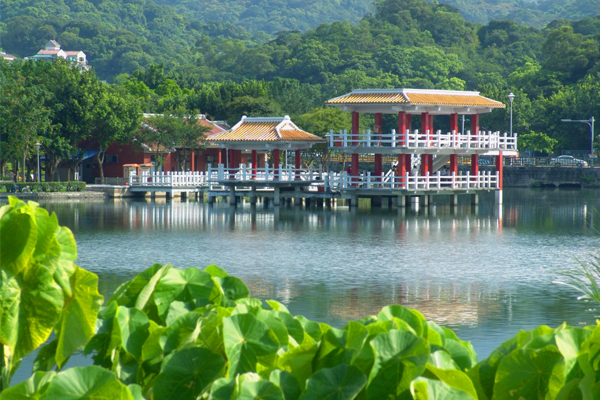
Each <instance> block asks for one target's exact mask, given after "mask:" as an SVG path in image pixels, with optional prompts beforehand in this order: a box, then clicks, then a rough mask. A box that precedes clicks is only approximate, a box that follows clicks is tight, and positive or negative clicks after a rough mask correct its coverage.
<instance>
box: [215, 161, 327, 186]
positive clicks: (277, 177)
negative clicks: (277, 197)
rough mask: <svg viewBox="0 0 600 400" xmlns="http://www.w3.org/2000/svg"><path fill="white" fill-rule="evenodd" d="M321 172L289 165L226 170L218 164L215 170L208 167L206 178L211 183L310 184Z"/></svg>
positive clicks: (240, 167)
mask: <svg viewBox="0 0 600 400" xmlns="http://www.w3.org/2000/svg"><path fill="white" fill-rule="evenodd" d="M321 175H322V170H321V169H320V168H319V169H313V168H308V169H306V168H294V167H293V166H291V165H288V166H285V167H284V166H281V165H280V166H279V167H277V168H274V167H272V166H270V165H269V164H268V163H267V164H266V165H265V166H264V167H263V168H254V167H252V166H248V165H246V164H240V166H239V167H238V168H226V167H225V165H223V164H219V165H218V166H217V168H213V167H212V166H211V165H209V166H208V172H207V176H208V177H209V181H210V182H211V183H216V182H227V181H238V182H257V181H263V182H268V181H304V182H311V181H314V180H319V179H321Z"/></svg>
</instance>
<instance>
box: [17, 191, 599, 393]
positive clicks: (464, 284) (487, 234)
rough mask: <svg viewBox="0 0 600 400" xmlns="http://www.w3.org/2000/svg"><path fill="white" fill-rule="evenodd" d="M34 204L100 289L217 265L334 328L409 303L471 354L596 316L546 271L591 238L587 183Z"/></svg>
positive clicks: (560, 266)
mask: <svg viewBox="0 0 600 400" xmlns="http://www.w3.org/2000/svg"><path fill="white" fill-rule="evenodd" d="M461 200H463V201H466V200H467V198H461ZM42 205H43V206H44V207H46V208H47V209H48V210H51V211H54V212H56V214H57V215H58V218H59V222H60V224H61V225H65V226H68V227H69V228H71V230H72V231H73V233H74V235H75V238H76V240H77V243H78V252H79V264H80V265H81V266H82V267H84V268H86V269H88V270H91V271H93V272H95V273H96V274H98V275H99V277H100V291H101V293H102V294H104V295H105V296H109V295H110V294H111V293H112V292H113V291H114V290H115V288H116V287H117V286H118V285H119V284H121V283H122V282H123V281H125V280H126V279H130V278H132V277H133V276H134V275H136V274H137V273H139V272H140V271H142V270H144V269H145V268H148V267H150V266H151V265H152V264H153V263H171V264H173V265H174V266H176V267H179V268H185V267H189V266H196V267H202V268H203V267H204V266H206V265H208V264H217V265H219V266H221V267H223V268H224V269H226V270H227V271H228V272H229V273H230V274H231V275H235V276H238V277H240V278H241V279H243V280H244V281H245V282H246V283H247V285H248V286H249V287H250V290H251V295H252V296H253V297H257V298H260V299H263V300H266V299H275V300H278V301H280V302H282V303H284V304H285V305H286V306H287V307H288V308H289V309H290V311H291V312H292V313H294V314H302V315H304V316H306V317H307V318H309V319H314V320H317V321H322V322H327V323H329V324H332V325H334V326H338V327H341V326H343V325H344V324H345V323H347V322H348V321H349V320H351V319H358V318H363V317H365V316H367V315H371V314H376V313H377V312H378V311H379V310H380V309H381V307H383V306H385V305H387V304H392V303H395V304H403V305H405V306H407V307H410V308H415V309H417V310H419V311H420V312H422V313H423V314H424V315H425V317H426V318H428V319H430V320H432V321H435V322H437V323H438V324H440V325H444V326H447V327H449V328H452V329H453V330H455V331H456V333H457V334H458V335H459V336H460V338H461V339H463V340H469V341H471V342H472V343H473V345H474V347H475V349H476V351H477V353H478V355H479V357H480V359H482V358H484V357H486V356H487V355H489V353H490V352H491V351H492V350H493V349H494V348H496V347H497V346H499V345H500V344H501V343H502V342H503V341H504V340H506V339H508V338H510V337H511V336H513V335H514V334H515V333H517V332H518V331H519V329H532V328H533V327H535V326H537V325H541V324H546V325H550V326H552V327H556V326H558V325H560V324H561V323H562V322H563V321H566V322H567V323H569V324H571V325H579V326H580V325H583V324H593V323H594V317H595V316H596V314H595V313H594V312H593V311H591V310H589V308H590V305H589V304H586V303H584V302H581V301H577V300H576V293H575V292H574V291H573V290H570V289H568V288H566V287H564V286H560V285H557V284H553V283H552V281H553V280H555V279H557V278H559V276H560V273H561V271H566V270H571V269H575V268H577V260H576V257H579V258H583V259H585V258H586V257H589V256H590V254H591V253H592V252H593V251H595V250H596V249H598V239H599V236H598V233H597V228H598V227H599V225H600V215H598V214H597V212H596V211H595V208H600V207H599V206H600V191H599V190H573V191H571V190H542V189H538V190H535V189H508V190H505V191H504V205H503V206H501V207H499V206H498V205H495V204H494V202H493V194H489V195H487V196H482V197H481V198H480V204H479V206H478V207H473V206H471V205H470V204H468V203H466V202H465V203H464V204H463V203H460V204H459V206H458V207H451V206H450V205H449V204H448V202H445V201H439V202H437V204H435V205H434V206H432V207H430V208H429V209H424V208H420V209H419V210H414V209H406V210H405V211H402V210H400V211H399V210H397V209H395V208H392V209H390V208H382V209H370V208H368V207H364V208H363V207H362V205H361V207H359V208H358V209H353V210H349V209H348V207H334V208H332V209H327V208H317V207H311V208H300V207H294V206H287V207H279V208H278V209H274V208H273V207H271V208H267V209H265V208H264V207H263V206H262V205H261V204H259V205H258V206H256V207H252V206H250V205H249V204H244V205H240V206H238V207H237V208H231V207H229V205H227V204H226V203H222V204H220V203H217V204H215V205H213V206H210V205H208V204H206V203H202V202H195V201H188V202H186V201H183V202H180V201H179V200H174V201H167V200H164V199H156V200H154V201H151V200H150V199H148V200H106V201H82V202H78V201H73V202H46V203H43V204H42ZM25 368H27V367H25ZM20 372H21V371H20ZM22 372H25V371H23V370H22ZM25 376H29V373H28V372H25V375H24V377H25ZM16 381H17V379H15V381H13V382H16Z"/></svg>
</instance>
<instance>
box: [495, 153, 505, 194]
mask: <svg viewBox="0 0 600 400" xmlns="http://www.w3.org/2000/svg"><path fill="white" fill-rule="evenodd" d="M496 172H498V189H500V190H502V181H503V180H504V156H503V155H502V150H500V154H498V155H497V156H496Z"/></svg>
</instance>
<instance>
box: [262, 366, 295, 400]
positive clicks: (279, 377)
mask: <svg viewBox="0 0 600 400" xmlns="http://www.w3.org/2000/svg"><path fill="white" fill-rule="evenodd" d="M269 380H270V381H271V382H273V383H274V384H275V385H277V386H279V387H280V388H281V390H282V391H283V396H284V397H285V400H298V397H300V385H298V381H297V380H296V378H294V376H293V375H292V374H290V373H289V372H287V371H282V370H280V369H276V370H273V371H272V372H271V375H269Z"/></svg>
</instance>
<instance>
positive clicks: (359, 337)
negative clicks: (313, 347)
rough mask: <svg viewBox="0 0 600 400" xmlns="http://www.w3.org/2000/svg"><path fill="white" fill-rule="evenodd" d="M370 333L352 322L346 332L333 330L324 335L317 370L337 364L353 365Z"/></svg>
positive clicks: (316, 365)
mask: <svg viewBox="0 0 600 400" xmlns="http://www.w3.org/2000/svg"><path fill="white" fill-rule="evenodd" d="M368 335H369V332H368V330H367V328H365V327H364V326H363V325H362V324H360V323H358V322H354V321H351V322H350V323H349V324H348V326H346V328H345V329H344V330H340V329H335V328H331V329H329V330H328V331H327V333H325V334H324V335H323V338H322V340H321V346H320V347H319V353H318V355H317V358H316V360H315V362H316V364H315V369H316V370H319V369H321V368H326V367H332V366H334V365H337V364H341V363H346V364H351V363H352V361H353V360H354V358H355V357H357V356H358V354H359V353H360V351H361V349H362V348H363V345H364V343H365V340H366V339H367V336H368Z"/></svg>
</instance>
